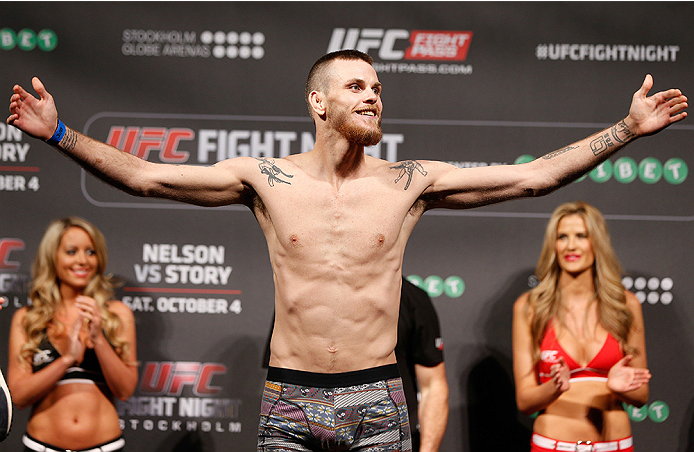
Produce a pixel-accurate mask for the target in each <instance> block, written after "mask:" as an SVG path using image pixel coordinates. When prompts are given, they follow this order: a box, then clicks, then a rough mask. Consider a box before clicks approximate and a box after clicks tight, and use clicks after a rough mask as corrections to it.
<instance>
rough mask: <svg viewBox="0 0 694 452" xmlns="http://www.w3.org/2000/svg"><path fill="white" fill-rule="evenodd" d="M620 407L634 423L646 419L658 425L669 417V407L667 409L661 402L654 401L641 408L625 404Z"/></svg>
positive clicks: (665, 404)
mask: <svg viewBox="0 0 694 452" xmlns="http://www.w3.org/2000/svg"><path fill="white" fill-rule="evenodd" d="M622 406H623V407H624V410H625V411H626V412H627V414H628V415H629V418H630V419H631V420H632V421H634V422H641V421H644V420H646V418H648V419H650V420H651V421H652V422H655V423H657V424H659V423H661V422H665V420H666V419H667V418H668V417H670V407H668V405H667V403H665V402H663V401H661V400H656V401H655V402H652V403H651V404H649V405H644V406H642V407H641V408H636V407H635V406H633V405H628V404H626V403H622Z"/></svg>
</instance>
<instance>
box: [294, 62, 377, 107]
mask: <svg viewBox="0 0 694 452" xmlns="http://www.w3.org/2000/svg"><path fill="white" fill-rule="evenodd" d="M334 60H362V61H366V62H367V63H369V64H371V65H373V63H374V59H373V58H371V57H370V56H369V55H367V54H366V53H364V52H360V51H359V50H354V49H345V50H337V51H335V52H330V53H328V54H326V55H323V56H322V57H320V58H319V59H318V61H316V62H315V63H314V64H313V67H311V70H310V71H309V73H308V79H307V80H306V105H307V106H308V112H309V115H311V117H313V115H312V110H311V104H310V103H309V100H308V96H309V95H310V94H311V93H312V92H313V91H325V90H326V89H327V83H328V74H327V71H326V69H327V67H328V65H329V64H330V63H331V62H333V61H334Z"/></svg>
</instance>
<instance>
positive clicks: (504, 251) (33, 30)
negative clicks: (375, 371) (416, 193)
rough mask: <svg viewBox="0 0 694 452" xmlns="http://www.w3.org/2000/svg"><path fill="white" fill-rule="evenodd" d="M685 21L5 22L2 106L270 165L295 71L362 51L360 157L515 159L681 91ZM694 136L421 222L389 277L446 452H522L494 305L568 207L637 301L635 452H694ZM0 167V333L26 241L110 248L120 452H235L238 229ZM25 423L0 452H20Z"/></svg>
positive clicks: (256, 14) (255, 270) (246, 269)
mask: <svg viewBox="0 0 694 452" xmlns="http://www.w3.org/2000/svg"><path fill="white" fill-rule="evenodd" d="M692 19H694V7H693V6H692V3H690V2H677V3H667V2H637V3H630V2H616V3H601V2H589V3H572V2H561V3H554V2H541V3H532V2H529V3H515V2H514V3H496V2H493V3H486V2H473V3H467V2H440V3H439V2H426V3H423V2H404V3H402V2H388V3H366V2H356V3H341V2H325V3H323V2H309V3H291V2H286V3H285V2H282V3H255V2H241V3H236V2H231V3H222V2H219V3H217V2H215V3H204V2H195V3H188V2H174V3H172V2H156V3H146V2H145V3H142V2H126V3H119V2H103V3H97V2H94V3H92V2H78V3H58V2H56V3H54V2H51V3H38V2H22V3H17V2H13V3H9V2H3V3H1V4H0V65H1V67H2V70H1V71H0V88H2V90H3V92H4V93H5V95H6V97H5V99H9V97H10V95H11V88H12V85H13V84H15V83H21V84H22V85H24V86H25V87H29V86H30V80H31V77H32V76H34V75H37V76H39V77H40V78H41V79H42V80H43V82H44V83H45V85H46V87H47V89H48V90H49V91H50V92H51V93H52V94H53V95H54V97H55V99H56V103H57V105H58V109H59V113H60V117H61V119H62V120H63V121H64V122H65V123H66V124H68V125H70V126H71V127H74V128H76V129H78V130H81V131H83V132H85V133H87V134H89V135H91V136H93V137H95V138H97V139H100V140H108V141H109V142H112V143H114V144H116V145H118V146H119V147H121V148H122V149H126V150H128V151H129V152H133V153H138V155H140V156H142V157H143V158H147V159H149V160H152V161H163V162H167V163H188V164H211V163H214V162H215V161H217V160H218V159H221V158H226V157H233V156H236V155H252V156H273V157H280V156H282V155H286V154H287V153H296V152H301V151H302V150H307V149H310V148H311V145H312V140H313V129H312V124H311V122H310V120H309V118H308V115H307V113H306V107H305V104H304V100H303V87H304V83H305V77H306V75H307V72H308V69H309V68H310V66H311V64H312V63H313V62H314V61H315V60H316V59H317V58H318V57H319V56H321V55H322V54H324V53H326V52H327V51H329V50H335V49H336V48H339V47H341V46H356V47H359V48H360V49H362V50H366V51H368V52H369V53H370V54H371V55H372V56H373V57H374V59H375V60H376V68H377V70H378V71H379V77H380V79H381V81H382V82H383V84H384V88H385V89H384V92H383V98H384V104H385V119H384V122H383V127H384V133H385V137H384V141H383V143H382V144H381V145H379V146H377V147H376V148H373V149H370V150H369V151H368V152H369V153H371V154H372V155H376V156H380V157H382V158H386V159H389V160H393V161H394V160H403V159H414V158H424V159H436V160H444V161H449V162H452V163H454V164H456V165H459V166H472V165H489V164H498V163H514V162H517V161H522V160H524V159H527V158H532V157H537V156H539V155H542V154H544V153H546V152H548V151H550V150H553V149H557V148H559V147H561V146H563V145H565V144H568V143H570V142H572V141H574V140H576V139H579V138H582V137H583V136H586V135H588V134H590V133H592V132H594V131H596V130H598V129H600V128H602V127H606V126H609V125H611V124H613V123H614V122H616V121H618V120H620V119H622V118H623V117H624V116H625V115H626V113H627V109H628V106H629V103H630V100H631V96H632V94H633V92H634V91H636V89H638V88H639V86H640V85H641V82H642V80H643V77H644V76H645V74H646V73H651V74H653V76H654V79H655V87H654V91H656V90H661V89H666V88H669V87H673V86H675V87H679V88H681V89H682V90H683V91H685V93H689V94H690V95H693V94H692V93H694V86H692V77H691V74H692V69H694V67H693V65H692V57H693V54H692V50H693V49H692V42H694V34H693V32H692V31H691V23H692ZM693 131H694V126H693V125H692V123H691V121H690V120H689V119H688V120H686V121H685V122H683V123H679V124H677V125H675V126H673V127H671V128H670V129H669V130H667V131H666V132H664V133H662V134H660V135H657V136H655V137H652V138H648V139H644V140H640V141H637V142H636V143H634V144H633V145H631V146H629V147H628V148H627V149H626V150H625V151H624V152H622V153H620V154H619V155H618V156H616V157H614V158H612V159H611V160H610V161H609V162H608V163H606V164H605V165H604V166H602V167H601V168H599V169H597V170H595V171H593V172H591V173H590V174H589V175H588V176H586V177H585V178H584V179H583V180H580V181H578V182H576V183H573V184H571V185H570V186H568V187H566V188H564V189H562V190H560V191H558V192H555V193H554V194H551V195H549V196H547V197H544V198H540V199H533V200H521V201H514V202H509V203H505V204H501V205H496V206H489V207H485V208H481V209H476V210H470V211H455V212H449V211H433V212H430V213H427V214H426V215H425V216H424V217H423V218H422V220H421V221H420V224H419V225H418V226H417V228H416V229H415V231H414V233H413V235H412V238H411V240H410V244H409V246H408V249H407V251H406V254H405V263H404V272H405V275H407V276H409V277H410V278H411V279H412V280H414V281H415V282H417V283H419V284H420V285H422V286H423V287H425V288H426V289H427V290H428V291H429V293H430V294H431V296H432V297H433V299H434V303H435V306H436V308H437V310H438V311H439V314H440V317H441V320H442V329H443V335H444V340H445V344H446V348H445V354H446V362H447V376H448V380H449V384H450V386H451V397H450V405H451V415H450V418H449V423H448V431H447V434H446V437H445V439H444V443H443V446H442V450H444V451H488V450H527V449H528V438H529V432H530V429H531V426H532V420H531V419H529V418H527V417H525V416H523V415H521V414H518V413H517V412H516V409H515V404H514V401H513V400H514V399H513V397H514V396H513V380H512V373H511V334H510V330H511V305H512V303H513V301H514V300H515V299H516V297H517V296H518V295H520V294H521V293H522V292H523V291H524V290H527V289H528V287H529V284H532V278H531V275H532V273H533V269H534V266H535V263H536V260H537V257H538V255H539V249H540V245H541V241H542V230H543V228H544V225H545V222H546V220H547V218H548V216H549V213H550V212H551V211H552V210H553V209H554V207H556V206H557V205H558V204H560V203H562V202H564V201H569V200H575V199H583V200H586V201H588V202H590V203H592V204H594V205H596V206H597V207H598V208H600V209H601V210H602V211H603V212H604V213H605V215H606V217H607V218H608V221H609V226H610V228H611V232H612V235H613V241H614V244H615V247H616V249H617V252H618V255H619V257H620V259H621V261H622V263H623V265H624V267H625V271H626V275H625V279H624V282H625V285H626V286H627V287H628V288H630V289H631V290H633V291H634V292H636V293H637V295H638V296H639V297H640V299H641V300H643V309H644V315H645V321H646V335H647V351H648V359H649V367H650V369H651V371H652V373H653V375H654V377H653V380H652V382H651V399H650V401H649V404H648V405H647V406H646V407H645V408H644V409H642V410H640V411H632V410H630V413H631V416H632V419H633V430H634V436H635V440H636V445H637V450H660V451H689V450H692V449H693V448H694V438H692V433H691V432H692V431H694V430H693V429H692V423H693V422H694V388H693V387H692V384H691V378H692V377H691V376H692V375H693V374H694V365H693V363H692V353H691V348H692V344H693V343H694V336H693V334H692V331H694V328H693V327H694V308H693V307H692V303H691V302H690V300H689V296H688V295H687V294H688V293H692V292H693V291H694V287H693V286H692V285H693V283H692V279H691V270H692V265H691V257H690V253H691V251H692V247H691V245H690V236H691V234H692V232H693V231H692V221H693V220H694V210H693V207H692V206H694V204H693V203H692V189H691V182H690V179H689V178H688V177H687V176H688V165H689V164H691V159H692V158H691V154H692V145H691V142H692V141H691V140H692V137H693V136H694V134H693ZM0 146H1V149H0V151H1V152H0V203H1V204H0V205H1V206H2V210H1V211H0V253H2V255H0V293H2V294H3V295H5V296H8V297H9V300H10V302H9V303H8V304H7V305H6V306H5V308H4V309H3V310H2V313H0V331H2V332H3V333H4V334H5V337H6V335H7V329H8V326H9V323H10V318H11V316H12V314H13V312H14V311H15V309H16V308H17V307H20V306H23V305H25V304H26V302H27V296H26V281H27V279H28V278H29V273H30V267H31V262H32V260H33V257H34V254H35V252H36V248H37V244H38V241H39V239H40V237H41V235H42V233H43V230H44V228H45V226H46V225H47V224H48V222H49V221H50V220H51V219H53V218H56V217H59V216H65V215H79V216H83V217H85V218H87V219H89V220H91V221H92V222H94V223H95V224H96V225H97V226H98V227H99V228H100V229H101V230H102V231H103V232H104V234H105V235H106V237H107V240H108V245H109V251H110V260H109V266H108V270H109V271H110V272H112V273H114V274H115V275H117V276H119V277H120V278H121V279H122V281H123V285H122V287H121V288H120V289H119V290H118V296H119V298H120V299H122V300H124V301H125V302H126V303H128V304H129V305H130V306H131V307H132V309H133V310H134V311H135V315H136V320H137V333H138V352H139V353H138V358H139V360H140V362H141V366H140V385H139V387H138V389H137V391H136V393H135V395H134V396H133V397H132V398H131V399H130V400H129V401H128V402H127V403H119V404H118V408H119V411H120V413H121V419H122V423H123V427H124V434H125V436H126V439H127V441H128V443H129V449H130V450H135V451H140V450H142V451H149V450H157V451H178V450H181V451H183V450H186V451H190V450H199V451H214V450H219V451H221V450H234V451H236V450H239V451H248V450H254V447H255V434H256V427H257V419H258V412H259V405H260V395H261V390H262V383H263V379H264V371H263V370H262V368H261V356H262V352H263V345H264V341H265V337H266V334H267V332H268V331H269V329H270V319H271V312H272V300H273V286H272V272H271V269H270V266H269V259H268V257H267V248H266V245H265V243H264V239H263V236H262V233H261V232H260V229H259V228H258V227H257V223H256V221H255V219H254V218H253V216H252V215H251V213H250V212H249V211H247V210H244V209H243V208H216V209H199V208H194V207H190V206H185V205H180V204H173V203H169V202H164V201H158V200H149V199H138V198H133V197H130V196H128V195H125V194H123V193H121V192H118V191H117V190H115V189H113V188H111V187H109V186H107V185H105V184H103V183H101V182H99V181H97V180H95V179H94V178H92V177H91V176H90V175H87V174H86V173H84V172H83V171H82V170H81V169H80V168H79V167H78V166H77V165H75V164H73V163H72V162H70V161H69V160H68V159H67V158H65V157H64V156H62V155H60V154H59V153H58V152H56V151H54V150H53V149H51V148H50V147H49V146H48V145H46V144H43V143H40V142H38V141H35V140H32V139H30V138H27V137H25V136H22V135H21V134H18V133H17V131H16V129H13V128H10V127H7V126H5V125H0ZM6 363H7V351H6V347H0V366H2V368H3V369H6ZM28 415H29V410H24V411H22V412H19V413H17V417H16V419H15V424H14V430H13V432H12V435H11V437H10V438H9V439H8V440H7V441H6V442H5V443H3V444H2V446H1V447H2V450H19V448H20V446H19V444H20V443H19V439H20V436H21V433H22V432H23V429H24V425H25V423H26V419H27V417H28Z"/></svg>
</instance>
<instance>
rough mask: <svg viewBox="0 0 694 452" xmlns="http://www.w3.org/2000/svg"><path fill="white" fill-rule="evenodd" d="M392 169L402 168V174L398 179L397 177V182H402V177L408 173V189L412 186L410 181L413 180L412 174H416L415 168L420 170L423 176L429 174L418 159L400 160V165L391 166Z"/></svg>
mask: <svg viewBox="0 0 694 452" xmlns="http://www.w3.org/2000/svg"><path fill="white" fill-rule="evenodd" d="M390 169H398V170H400V174H399V175H398V177H397V179H395V183H396V184H397V183H398V182H400V179H402V178H403V177H405V175H407V183H406V184H405V190H407V189H408V188H409V187H410V182H412V174H414V171H415V170H417V171H419V173H420V174H421V175H422V176H426V175H427V172H426V171H425V170H424V167H423V166H422V164H421V163H419V162H418V161H416V160H405V161H403V162H400V163H399V164H398V165H395V166H391V167H390Z"/></svg>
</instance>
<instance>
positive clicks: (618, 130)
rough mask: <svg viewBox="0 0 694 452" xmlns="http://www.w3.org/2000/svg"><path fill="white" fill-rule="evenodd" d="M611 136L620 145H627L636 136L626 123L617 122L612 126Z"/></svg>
mask: <svg viewBox="0 0 694 452" xmlns="http://www.w3.org/2000/svg"><path fill="white" fill-rule="evenodd" d="M612 136H613V137H614V139H615V140H617V141H619V142H620V143H628V142H629V141H631V140H633V139H634V137H635V136H636V134H635V133H634V132H632V131H631V130H630V129H629V127H628V126H627V123H626V122H624V121H619V122H618V123H617V124H615V125H614V126H612Z"/></svg>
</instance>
